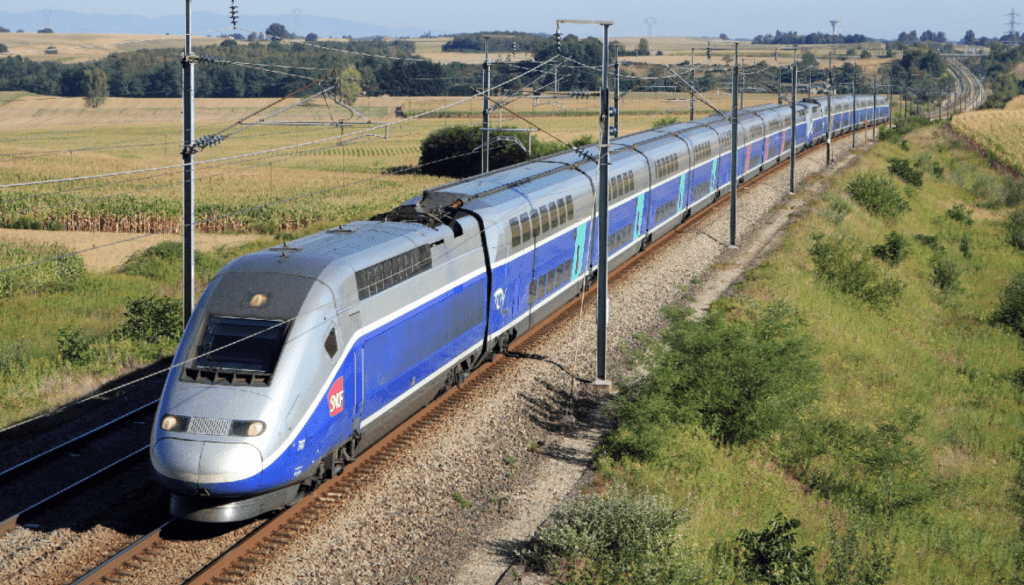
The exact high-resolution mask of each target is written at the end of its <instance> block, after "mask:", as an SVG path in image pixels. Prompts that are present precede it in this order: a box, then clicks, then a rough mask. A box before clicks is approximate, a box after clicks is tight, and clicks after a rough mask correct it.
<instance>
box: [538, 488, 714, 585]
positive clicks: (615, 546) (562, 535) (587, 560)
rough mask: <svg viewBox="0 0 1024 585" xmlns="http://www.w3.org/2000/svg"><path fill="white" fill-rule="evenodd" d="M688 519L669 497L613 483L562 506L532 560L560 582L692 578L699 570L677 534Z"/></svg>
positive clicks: (667, 581) (689, 580)
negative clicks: (634, 492) (641, 492)
mask: <svg viewBox="0 0 1024 585" xmlns="http://www.w3.org/2000/svg"><path fill="white" fill-rule="evenodd" d="M688 519H689V518H688V517H687V515H686V513H685V511H684V510H680V509H678V508H675V507H673V506H672V505H671V503H670V502H669V501H668V500H667V499H666V498H665V497H664V496H653V495H649V494H641V495H634V494H631V493H630V492H628V491H627V490H626V488H623V487H619V486H613V487H612V488H611V489H609V490H608V492H607V493H605V494H585V495H582V496H580V497H578V498H576V499H574V500H571V501H570V502H568V503H567V504H565V505H564V506H562V507H561V508H560V509H559V510H557V511H556V512H555V513H554V514H553V515H552V518H551V522H550V524H549V525H548V526H546V527H544V528H542V529H541V530H540V532H539V533H538V534H537V535H536V536H535V537H534V538H533V539H532V540H531V543H530V550H529V551H528V553H527V559H528V560H529V562H530V564H531V565H532V566H533V567H535V568H537V569H539V570H543V571H546V572H548V573H550V574H552V575H553V576H554V577H555V581H554V582H556V583H622V584H627V583H636V584H646V583H665V584H673V583H692V582H695V581H696V580H697V578H698V577H699V576H700V575H699V571H698V569H697V568H696V564H695V563H694V562H693V561H692V560H691V559H689V558H688V557H687V555H686V549H685V548H684V547H683V546H681V545H682V539H681V538H680V537H679V536H677V532H678V530H679V527H680V526H682V524H683V523H684V522H686V521H687V520H688Z"/></svg>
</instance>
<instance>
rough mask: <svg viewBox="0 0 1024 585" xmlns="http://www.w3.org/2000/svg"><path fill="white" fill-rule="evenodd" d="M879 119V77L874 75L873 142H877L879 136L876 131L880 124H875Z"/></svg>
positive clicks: (872, 103)
mask: <svg viewBox="0 0 1024 585" xmlns="http://www.w3.org/2000/svg"><path fill="white" fill-rule="evenodd" d="M877 117H878V76H877V75H872V76H871V139H872V140H877V138H876V136H877V134H878V133H877V132H876V129H877V128H878V124H875V123H874V121H875V119H876V118H877Z"/></svg>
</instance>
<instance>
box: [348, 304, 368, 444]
mask: <svg viewBox="0 0 1024 585" xmlns="http://www.w3.org/2000/svg"><path fill="white" fill-rule="evenodd" d="M349 326H350V327H351V328H352V331H353V335H359V334H360V331H361V330H362V328H363V323H362V317H361V316H360V314H359V313H358V312H356V313H352V314H351V315H349ZM352 378H353V379H352V428H353V430H356V429H359V425H360V423H361V421H362V420H363V403H364V402H365V401H366V353H365V350H364V349H363V344H362V341H357V342H356V346H355V348H354V349H353V351H352Z"/></svg>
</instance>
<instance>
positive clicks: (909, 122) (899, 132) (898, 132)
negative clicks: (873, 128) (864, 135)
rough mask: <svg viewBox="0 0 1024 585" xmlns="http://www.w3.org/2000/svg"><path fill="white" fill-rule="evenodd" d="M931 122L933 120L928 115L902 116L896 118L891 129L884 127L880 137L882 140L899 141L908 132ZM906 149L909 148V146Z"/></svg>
mask: <svg viewBox="0 0 1024 585" xmlns="http://www.w3.org/2000/svg"><path fill="white" fill-rule="evenodd" d="M929 124H931V120H929V119H928V118H927V117H926V116H908V117H906V118H900V119H898V120H896V122H895V123H894V124H893V128H892V129H891V130H890V129H889V128H885V127H883V128H882V131H881V132H880V133H879V137H880V140H886V141H889V142H893V143H898V142H899V141H900V139H901V138H903V137H904V136H906V135H907V134H910V133H911V132H913V131H914V130H917V129H918V128H924V127H925V126H927V125H929ZM904 150H909V148H907V149H904Z"/></svg>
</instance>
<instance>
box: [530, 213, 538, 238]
mask: <svg viewBox="0 0 1024 585" xmlns="http://www.w3.org/2000/svg"><path fill="white" fill-rule="evenodd" d="M530 222H531V223H533V237H534V239H536V238H537V236H539V235H540V214H539V213H537V210H536V209H534V210H533V211H531V212H530Z"/></svg>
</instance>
